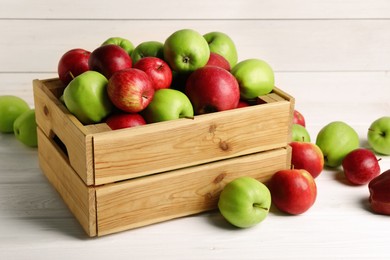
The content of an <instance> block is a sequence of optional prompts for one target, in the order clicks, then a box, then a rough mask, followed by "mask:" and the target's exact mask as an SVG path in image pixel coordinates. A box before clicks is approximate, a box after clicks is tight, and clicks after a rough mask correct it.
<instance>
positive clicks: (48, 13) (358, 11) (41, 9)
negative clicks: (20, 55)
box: [0, 0, 390, 19]
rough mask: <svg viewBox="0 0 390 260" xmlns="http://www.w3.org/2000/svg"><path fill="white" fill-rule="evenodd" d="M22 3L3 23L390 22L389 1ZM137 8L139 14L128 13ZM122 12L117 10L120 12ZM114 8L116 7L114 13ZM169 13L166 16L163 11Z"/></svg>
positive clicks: (8, 4)
mask: <svg viewBox="0 0 390 260" xmlns="http://www.w3.org/2000/svg"><path fill="white" fill-rule="evenodd" d="M23 3H24V4H25V5H24V8H20V3H19V2H17V1H12V0H3V1H2V7H3V8H1V9H0V17H1V18H3V19H4V18H22V19H25V18H30V19H40V18H42V19H248V18H251V19H313V18H314V19H320V18H322V19H340V18H341V19H344V18H348V19H359V18H363V19H367V18H373V19H378V18H390V16H389V15H390V4H389V1H387V0H371V1H369V2H368V1H365V0H354V1H348V0H327V1H322V0H289V1H286V0H274V1H256V0H250V1H224V0H214V1H208V0H198V1H191V2H188V1H187V2H186V4H182V2H181V1H180V0H165V1H161V2H156V1H153V0H144V1H142V4H139V2H137V1H134V0H133V1H129V0H116V1H114V2H113V3H112V5H110V6H107V2H105V1H103V0H95V1H94V2H93V11H91V6H90V4H89V3H88V1H76V0H68V1H66V0H57V1H51V2H50V3H48V1H47V0H35V1H34V4H32V3H31V4H30V2H29V1H26V2H23ZM134 5H137V11H136V12H129V10H132V9H134ZM118 6H120V7H122V8H115V7H118ZM110 7H112V8H110ZM161 10H164V11H161Z"/></svg>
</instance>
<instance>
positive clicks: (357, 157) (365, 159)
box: [342, 148, 381, 185]
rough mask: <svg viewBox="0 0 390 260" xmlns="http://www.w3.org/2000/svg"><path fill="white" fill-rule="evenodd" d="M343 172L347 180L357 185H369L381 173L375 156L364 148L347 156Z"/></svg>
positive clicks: (343, 164)
mask: <svg viewBox="0 0 390 260" xmlns="http://www.w3.org/2000/svg"><path fill="white" fill-rule="evenodd" d="M342 166H343V170H344V174H345V177H346V178H347V180H348V181H349V182H350V183H352V184H356V185H363V184H367V183H369V182H370V181H371V180H372V179H373V178H375V177H376V176H378V175H379V174H380V172H381V169H380V166H379V163H378V159H377V158H376V156H375V154H374V153H373V152H372V151H370V150H368V149H364V148H358V149H355V150H353V151H352V152H350V153H349V154H347V156H345V158H344V160H343V163H342Z"/></svg>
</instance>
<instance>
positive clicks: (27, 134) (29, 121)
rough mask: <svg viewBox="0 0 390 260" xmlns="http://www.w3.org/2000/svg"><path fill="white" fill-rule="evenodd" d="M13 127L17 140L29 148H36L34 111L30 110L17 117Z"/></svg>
mask: <svg viewBox="0 0 390 260" xmlns="http://www.w3.org/2000/svg"><path fill="white" fill-rule="evenodd" d="M13 127H14V134H15V137H16V139H17V140H19V141H20V142H21V143H23V144H25V145H27V146H29V147H37V146H38V138H37V123H36V120H35V109H30V110H28V111H26V112H24V113H23V114H21V115H20V116H18V118H16V120H15V122H14V126H13Z"/></svg>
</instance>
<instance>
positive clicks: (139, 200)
mask: <svg viewBox="0 0 390 260" xmlns="http://www.w3.org/2000/svg"><path fill="white" fill-rule="evenodd" d="M290 156H291V150H290V148H289V147H287V148H280V149H276V150H272V151H267V152H263V153H258V154H254V155H247V156H243V157H238V158H233V159H228V160H223V161H219V162H214V163H209V164H205V165H200V166H196V167H190V168H185V169H180V170H176V171H172V172H167V173H164V174H157V175H152V176H148V177H142V178H137V179H134V180H130V181H125V182H120V183H115V184H109V185H103V186H100V187H97V188H96V200H97V201H96V202H97V225H98V236H102V235H106V234H109V233H114V232H119V231H123V230H126V229H131V228H135V227H140V226H145V225H148V224H152V223H157V222H161V221H165V220H169V219H173V218H177V217H181V216H187V215H191V214H195V213H199V212H203V211H206V210H211V209H215V208H216V206H217V201H218V197H219V193H220V192H221V190H222V189H223V187H224V186H225V185H226V184H227V183H228V182H230V181H232V180H233V179H235V178H237V177H239V176H252V177H254V178H257V179H258V180H260V181H262V182H266V181H267V180H268V179H269V178H270V176H272V174H273V173H275V172H276V171H277V170H280V169H286V168H288V167H289V166H290V162H291V157H290Z"/></svg>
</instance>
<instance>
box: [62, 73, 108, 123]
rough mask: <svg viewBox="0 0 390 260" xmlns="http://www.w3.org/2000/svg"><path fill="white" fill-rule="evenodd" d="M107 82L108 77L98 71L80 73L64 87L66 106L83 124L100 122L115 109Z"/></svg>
mask: <svg viewBox="0 0 390 260" xmlns="http://www.w3.org/2000/svg"><path fill="white" fill-rule="evenodd" d="M107 83H108V81H107V79H106V77H104V76H103V75H102V74H101V73H99V72H97V71H92V70H90V71H86V72H84V73H82V74H80V75H78V76H77V77H75V78H74V79H73V80H72V81H71V82H69V84H68V85H67V86H66V88H65V89H64V94H63V96H62V98H63V101H64V103H65V106H66V107H67V108H68V110H69V111H70V112H71V113H72V114H73V115H75V116H76V117H77V119H78V120H79V121H80V122H81V123H83V124H94V123H100V122H101V121H102V120H103V119H105V118H106V117H107V116H108V115H109V114H110V113H111V111H112V109H113V105H112V103H111V101H110V99H109V98H108V95H107Z"/></svg>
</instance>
